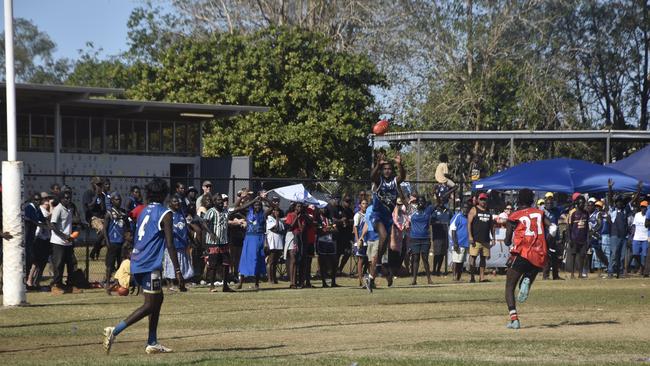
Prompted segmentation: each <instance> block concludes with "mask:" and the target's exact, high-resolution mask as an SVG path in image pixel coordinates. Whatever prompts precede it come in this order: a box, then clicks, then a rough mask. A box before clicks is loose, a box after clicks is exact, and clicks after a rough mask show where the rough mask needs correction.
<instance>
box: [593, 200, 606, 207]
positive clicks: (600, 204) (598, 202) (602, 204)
mask: <svg viewBox="0 0 650 366" xmlns="http://www.w3.org/2000/svg"><path fill="white" fill-rule="evenodd" d="M594 205H596V206H598V207H603V206H604V205H605V204H604V203H603V201H596V203H594Z"/></svg>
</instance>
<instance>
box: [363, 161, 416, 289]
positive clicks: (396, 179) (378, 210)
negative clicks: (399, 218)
mask: <svg viewBox="0 0 650 366" xmlns="http://www.w3.org/2000/svg"><path fill="white" fill-rule="evenodd" d="M394 161H395V165H396V166H397V169H398V171H399V174H398V175H397V176H396V175H394V174H393V166H392V164H391V163H389V162H388V161H387V160H385V158H384V154H383V153H379V154H377V164H376V165H375V166H374V168H373V169H372V173H371V176H370V179H371V181H372V206H373V211H372V213H371V215H370V217H368V220H369V221H370V224H371V225H372V226H373V229H374V231H375V232H376V233H377V234H378V235H379V246H378V248H377V255H376V256H373V257H372V258H371V257H370V255H368V260H369V261H371V267H373V268H374V267H375V266H376V265H377V262H378V260H379V259H380V258H381V257H382V256H383V255H384V253H385V252H386V248H387V247H388V239H389V238H390V228H391V226H392V224H393V219H392V214H393V210H394V209H395V204H396V202H397V197H398V196H403V194H402V190H401V188H400V183H402V182H403V181H404V178H406V171H405V170H404V166H403V165H402V158H401V156H400V155H399V154H397V156H395V159H394ZM402 199H404V198H402ZM386 280H387V281H388V286H390V285H391V284H392V282H393V278H392V277H391V276H387V277H386ZM374 281H375V279H374V275H370V276H369V281H368V284H367V286H368V285H369V286H374Z"/></svg>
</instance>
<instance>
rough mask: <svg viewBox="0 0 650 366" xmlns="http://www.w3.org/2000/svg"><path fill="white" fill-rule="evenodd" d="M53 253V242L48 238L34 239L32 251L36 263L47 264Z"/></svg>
mask: <svg viewBox="0 0 650 366" xmlns="http://www.w3.org/2000/svg"><path fill="white" fill-rule="evenodd" d="M51 254H52V244H50V241H49V240H47V239H39V238H36V239H35V240H34V250H33V251H32V260H33V262H34V263H38V264H45V263H47V259H48V258H49V257H50V255H51Z"/></svg>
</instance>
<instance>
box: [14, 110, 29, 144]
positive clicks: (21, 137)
mask: <svg viewBox="0 0 650 366" xmlns="http://www.w3.org/2000/svg"><path fill="white" fill-rule="evenodd" d="M16 138H17V141H16V144H18V146H17V148H18V150H29V114H18V115H16Z"/></svg>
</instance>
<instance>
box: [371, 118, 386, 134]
mask: <svg viewBox="0 0 650 366" xmlns="http://www.w3.org/2000/svg"><path fill="white" fill-rule="evenodd" d="M386 132H388V121H387V120H385V119H382V120H381V121H379V122H377V123H375V125H374V126H373V127H372V133H374V134H375V135H377V136H381V135H383V134H385V133H386Z"/></svg>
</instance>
